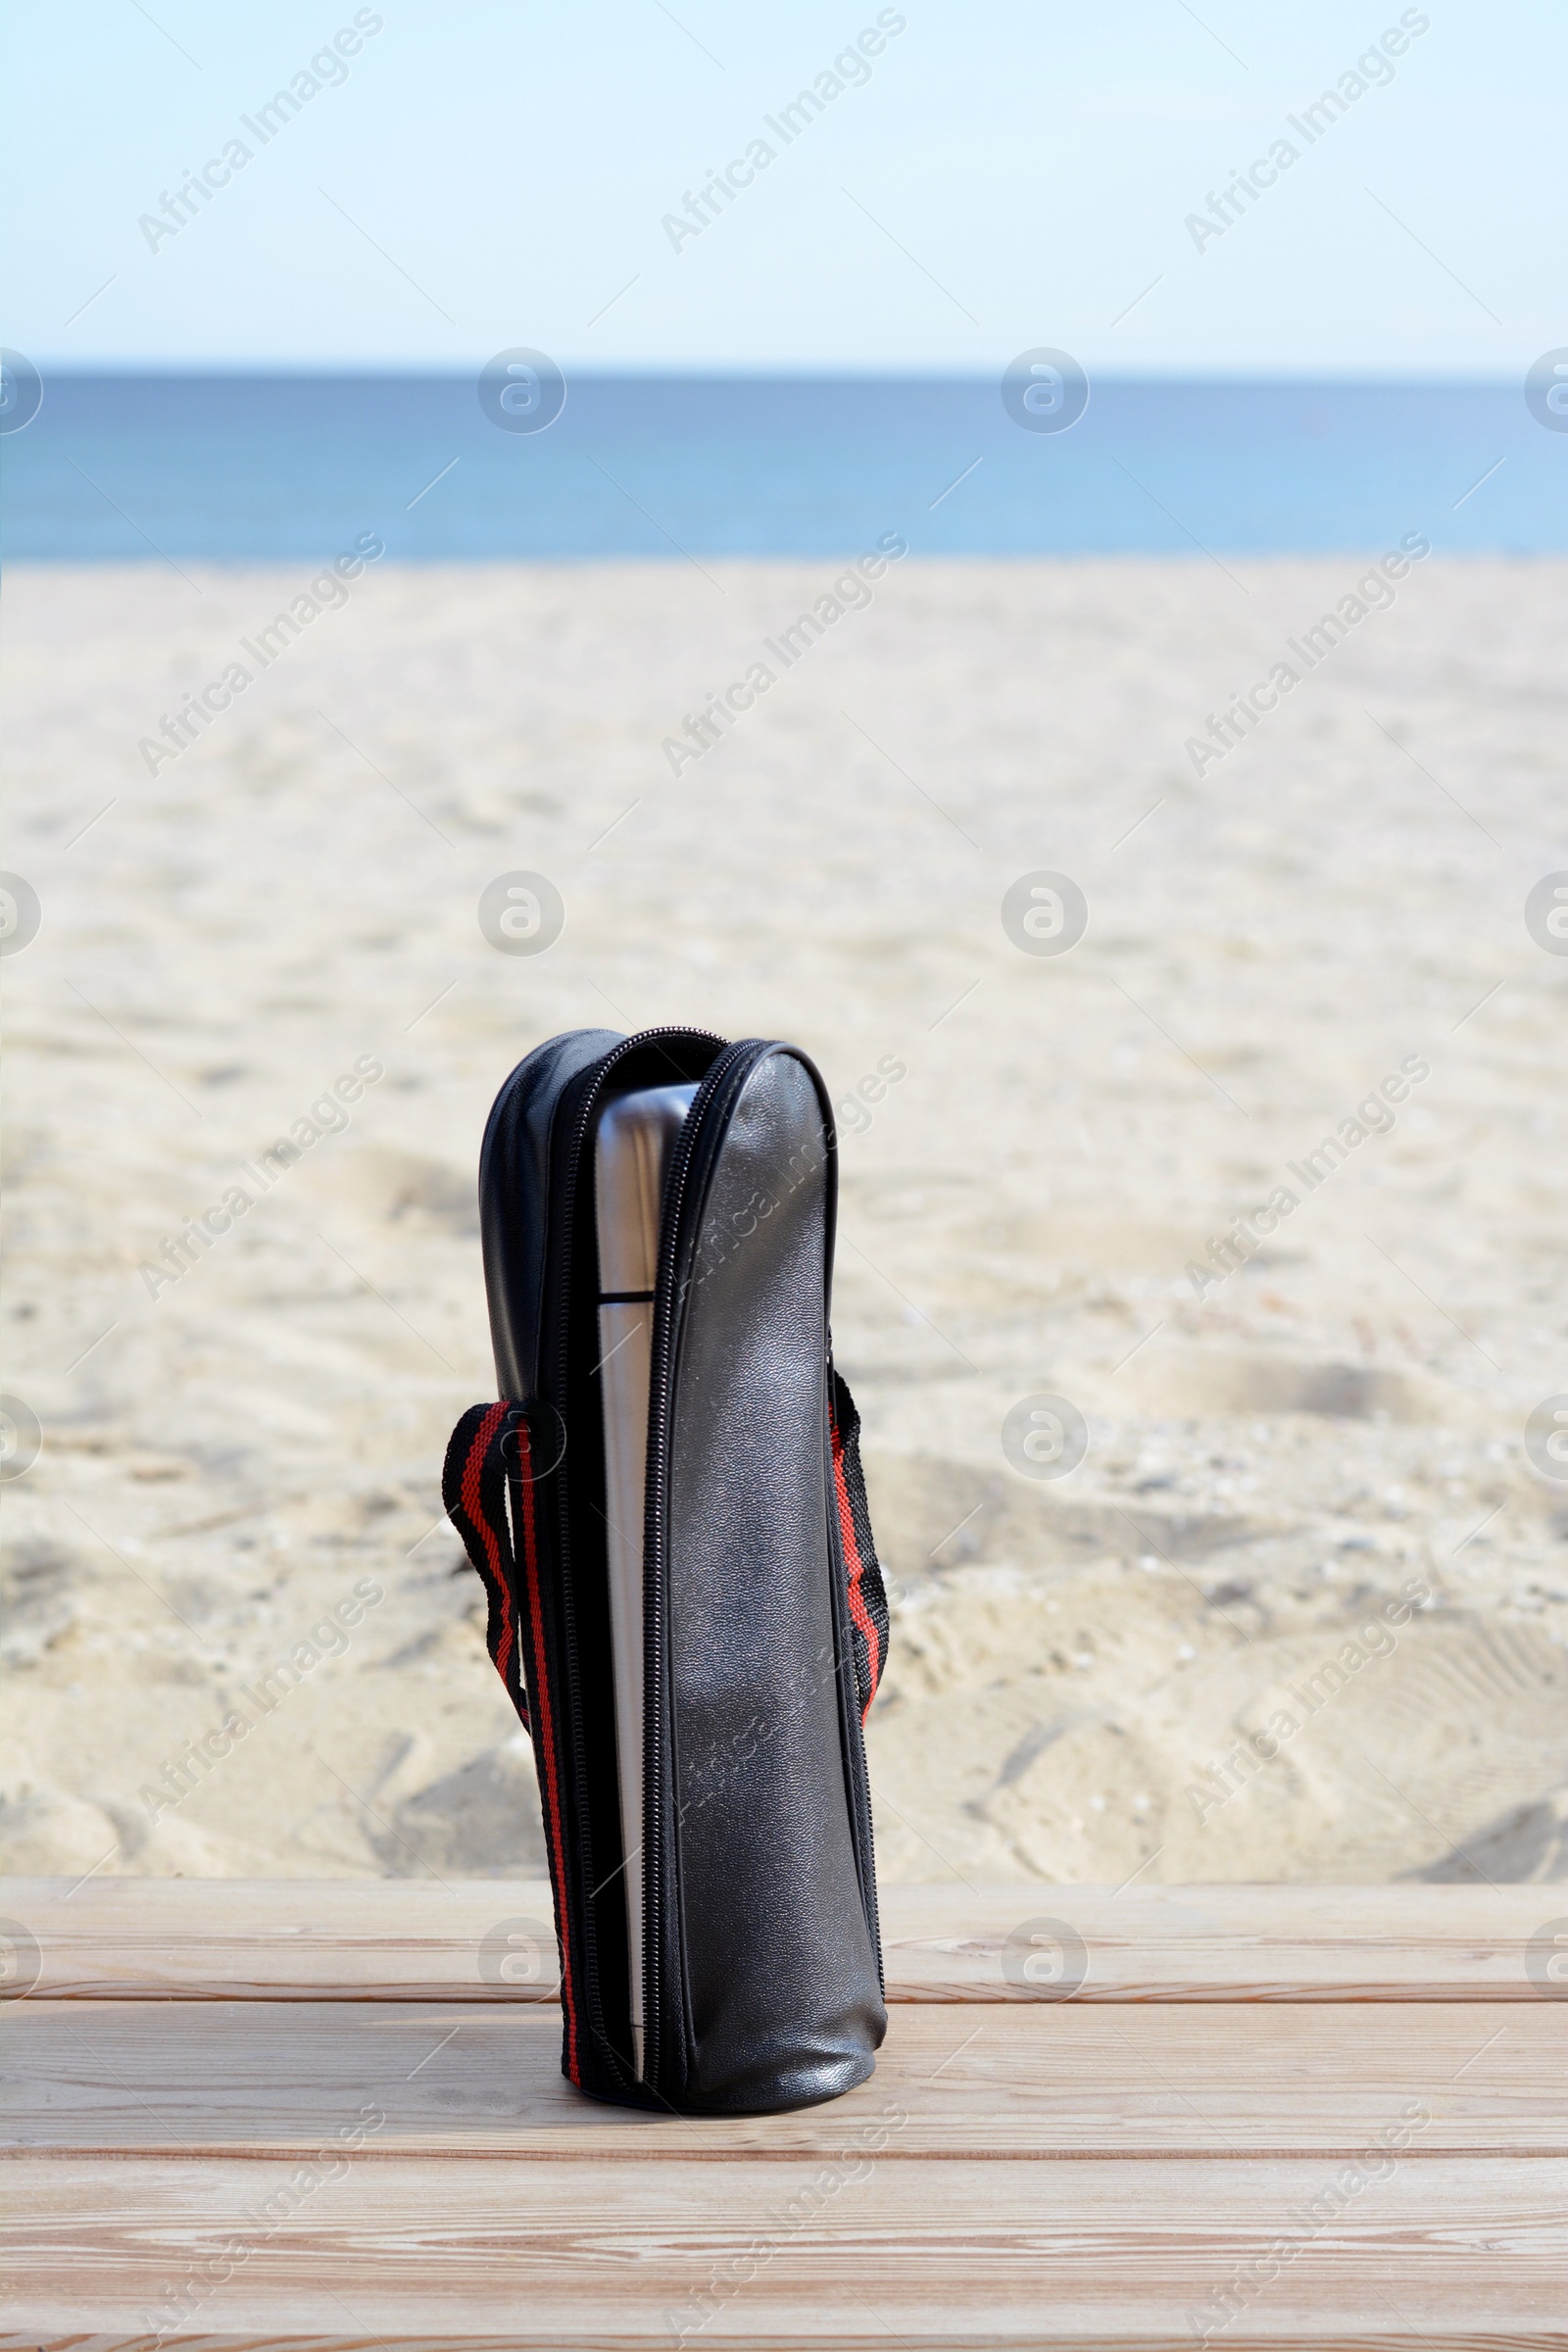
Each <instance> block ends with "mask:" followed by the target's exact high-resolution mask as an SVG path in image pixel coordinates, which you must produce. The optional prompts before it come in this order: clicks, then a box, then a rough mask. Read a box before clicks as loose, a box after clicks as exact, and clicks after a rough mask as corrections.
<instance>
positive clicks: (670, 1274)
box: [643, 1038, 772, 2095]
mask: <svg viewBox="0 0 1568 2352" xmlns="http://www.w3.org/2000/svg"><path fill="white" fill-rule="evenodd" d="M771 1051H772V1048H771V1045H770V1044H769V1043H768V1042H767V1041H765V1040H759V1039H756V1038H747V1039H742V1040H741V1041H740V1042H739V1043H738V1044H736V1045H733V1046H730V1047H729V1048H728V1049H727V1050H726V1051H725V1052H724V1053H722V1054H719V1056H718V1058H717V1059H716V1060H715V1061H714V1062H713V1063H712V1065H711V1068H710V1069H709V1072H708V1075H707V1076H706V1077H705V1078H704V1080H703V1082H702V1084H701V1086H700V1087H699V1088H698V1090H697V1093H696V1095H695V1097H694V1098H693V1101H692V1106H691V1108H690V1110H689V1111H688V1112H687V1113H686V1118H685V1121H684V1123H683V1125H682V1127H681V1130H680V1134H679V1136H678V1137H677V1138H676V1142H675V1149H674V1154H673V1156H672V1158H671V1160H670V1165H669V1172H668V1175H667V1176H666V1178H665V1182H664V1204H663V1213H662V1220H661V1227H660V1249H659V1285H658V1289H657V1291H656V1292H655V1298H654V1331H653V1345H652V1351H651V1352H652V1360H651V1363H650V1366H649V1377H648V1489H647V1495H648V1502H647V1518H646V1520H645V1523H644V1535H643V1643H644V1653H645V1657H646V1661H647V1678H648V1679H647V1684H646V1687H645V1691H644V1703H643V2066H644V2076H643V2080H644V2082H645V2083H646V2084H648V2085H649V2086H650V2087H655V2088H659V2089H662V2088H663V2085H662V2082H661V2077H662V2072H663V1966H662V1963H663V1953H662V1936H661V1928H662V1920H663V1914H664V1908H665V1893H666V1889H665V1884H664V1881H665V1861H666V1856H665V1853H664V1816H663V1805H662V1801H661V1800H662V1790H663V1787H664V1780H663V1775H664V1762H665V1759H664V1745H665V1742H664V1710H663V1698H664V1691H663V1680H664V1676H663V1664H664V1603H665V1591H664V1587H665V1575H666V1568H667V1552H668V1546H669V1526H668V1501H669V1442H670V1427H669V1423H670V1403H671V1396H672V1390H673V1374H674V1358H675V1313H676V1306H677V1302H680V1301H682V1300H683V1282H684V1278H685V1276H686V1274H687V1272H688V1270H689V1269H688V1262H687V1261H688V1260H689V1259H690V1258H692V1257H693V1256H694V1255H695V1239H696V1238H697V1237H695V1236H694V1235H693V1234H692V1233H690V1232H686V1231H683V1230H682V1220H683V1217H684V1214H685V1207H686V1200H687V1195H688V1192H689V1189H690V1184H691V1177H692V1170H693V1166H694V1163H695V1161H696V1159H697V1154H698V1149H699V1146H700V1145H701V1144H702V1143H704V1142H705V1141H706V1137H705V1135H704V1129H705V1126H706V1125H707V1124H708V1123H709V1113H710V1111H711V1108H712V1106H713V1104H714V1103H715V1102H716V1101H717V1099H718V1096H719V1094H720V1092H721V1091H728V1092H730V1093H732V1094H733V1093H734V1092H737V1091H738V1090H737V1089H734V1088H733V1087H732V1081H733V1080H734V1078H735V1077H736V1075H737V1074H738V1073H740V1072H741V1071H742V1070H743V1069H744V1071H745V1073H746V1075H750V1072H751V1070H752V1069H753V1068H754V1067H755V1066H756V1064H757V1063H758V1062H759V1061H760V1060H761V1059H762V1058H763V1057H764V1055H765V1054H768V1053H770V1052H771ZM680 2087H681V2086H680V2085H678V2084H677V2085H675V2086H673V2092H672V2093H666V2094H665V2095H678V2093H679V2090H680Z"/></svg>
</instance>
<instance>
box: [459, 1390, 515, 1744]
mask: <svg viewBox="0 0 1568 2352" xmlns="http://www.w3.org/2000/svg"><path fill="white" fill-rule="evenodd" d="M521 1426H522V1408H521V1406H520V1405H516V1404H506V1403H501V1404H475V1405H470V1406H469V1408H468V1410H467V1411H466V1413H465V1414H464V1416H463V1418H462V1420H461V1421H460V1422H459V1423H458V1426H457V1428H456V1429H455V1430H454V1431H453V1432H452V1443H451V1445H450V1446H448V1447H447V1458H446V1466H445V1468H444V1469H443V1471H442V1473H441V1499H442V1501H443V1502H444V1503H445V1504H446V1506H447V1517H448V1518H449V1519H450V1520H451V1522H452V1524H453V1526H454V1527H455V1528H456V1529H457V1531H458V1533H459V1535H460V1536H461V1537H462V1538H463V1541H464V1544H465V1547H466V1550H467V1554H468V1557H469V1559H470V1560H471V1561H472V1562H473V1565H474V1567H475V1568H476V1569H477V1570H478V1572H479V1580H480V1582H481V1584H482V1585H483V1586H484V1589H485V1597H486V1599H487V1600H488V1602H489V1604H490V1611H489V1622H488V1624H487V1625H486V1627H485V1637H484V1638H485V1646H486V1648H487V1649H488V1650H489V1652H490V1656H491V1660H492V1662H493V1664H494V1666H495V1670H496V1672H497V1674H499V1675H500V1677H501V1680H502V1681H503V1682H504V1683H505V1685H506V1687H507V1696H508V1697H509V1698H510V1699H511V1701H512V1703H513V1705H514V1706H515V1708H516V1710H517V1713H518V1714H519V1716H520V1717H521V1718H522V1725H523V1729H524V1730H525V1731H529V1732H531V1731H532V1729H533V1726H532V1724H531V1723H530V1722H529V1719H528V1693H527V1691H526V1689H525V1687H524V1684H523V1679H522V1644H521V1642H520V1641H519V1640H518V1631H517V1555H516V1547H515V1544H514V1543H513V1540H512V1520H511V1515H510V1513H509V1511H508V1507H507V1471H508V1467H509V1464H508V1458H507V1457H508V1452H509V1450H511V1451H512V1452H514V1453H515V1449H516V1446H517V1444H518V1443H519V1442H520V1443H522V1444H526V1434H525V1431H524V1432H523V1434H522V1436H521V1438H520V1439H518V1438H515V1437H514V1433H515V1432H517V1431H518V1430H519V1428H520V1427H521ZM509 1439H510V1440H512V1445H511V1446H510V1448H509V1444H508V1441H509Z"/></svg>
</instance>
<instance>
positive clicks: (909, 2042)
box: [0, 2000, 1568, 2164]
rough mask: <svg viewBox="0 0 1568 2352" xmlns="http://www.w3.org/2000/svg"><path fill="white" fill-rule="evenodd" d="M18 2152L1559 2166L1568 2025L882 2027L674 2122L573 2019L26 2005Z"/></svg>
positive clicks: (312, 2005)
mask: <svg viewBox="0 0 1568 2352" xmlns="http://www.w3.org/2000/svg"><path fill="white" fill-rule="evenodd" d="M0 2058H3V2062H4V2065H3V2075H0V2081H3V2082H4V2090H5V2104H4V2116H5V2123H4V2130H3V2140H0V2145H4V2146H6V2147H9V2148H11V2149H13V2150H16V2151H19V2152H20V2151H23V2150H28V2151H34V2152H36V2153H38V2154H40V2155H43V2154H45V2153H48V2154H55V2155H59V2154H64V2153H66V2152H73V2153H78V2154H86V2155H91V2154H104V2153H108V2152H110V2151H114V2150H123V2151H127V2152H130V2151H140V2152H147V2151H155V2150H164V2151H169V2152H175V2151H177V2152H181V2153H184V2154H186V2155H196V2154H202V2153H205V2154H209V2155H211V2156H213V2157H214V2158H220V2157H222V2156H224V2155H234V2154H237V2153H241V2152H243V2153H247V2154H258V2153H281V2152H286V2151H294V2152H298V2153H301V2154H307V2155H308V2154H309V2153H310V2152H311V2151H313V2150H314V2149H316V2148H318V2147H319V2146H320V2144H321V2143H322V2141H323V2139H325V2138H326V2137H328V2136H329V2135H330V2134H331V2133H332V2132H333V2131H336V2130H337V2128H338V2126H339V2124H340V2122H341V2120H342V2118H343V2117H344V2116H353V2115H356V2114H357V2113H358V2112H359V2110H360V2108H361V2107H362V2106H373V2107H374V2108H376V2109H377V2110H379V2111H380V2112H381V2113H382V2114H384V2116H385V2117H386V2123H385V2126H384V2129H383V2130H382V2131H379V2132H378V2134H377V2138H376V2143H375V2144H376V2151H377V2160H378V2161H379V2160H380V2157H381V2156H383V2155H392V2154H394V2153H395V2154H398V2155H407V2154H409V2153H411V2152H413V2151H422V2152H429V2153H434V2152H438V2151H439V2152H442V2153H445V2154H448V2155H451V2156H454V2157H461V2156H475V2155H485V2154H506V2155H511V2156H515V2157H521V2156H529V2155H534V2156H546V2155H552V2154H556V2153H560V2154H563V2155H570V2156H573V2157H577V2156H588V2155H593V2156H599V2157H605V2158H626V2159H630V2160H632V2161H634V2162H636V2163H639V2164H646V2163H649V2162H651V2161H654V2160H657V2159H664V2158H668V2157H670V2156H675V2155H682V2156H689V2157H704V2158H713V2157H719V2158H723V2159H725V2160H729V2159H738V2158H746V2159H748V2160H756V2159H760V2158H777V2157H778V2156H780V2155H784V2154H791V2153H796V2152H804V2153H809V2152H812V2151H818V2152H822V2151H831V2150H833V2149H837V2148H842V2147H843V2146H844V2145H845V2144H846V2134H847V2133H850V2132H853V2131H856V2130H858V2128H859V2126H860V2124H861V2123H862V2122H864V2121H866V2120H867V2119H870V2118H874V2117H875V2116H877V2115H879V2114H881V2113H883V2112H884V2111H885V2110H886V2109H888V2108H889V2107H890V2106H891V2107H892V2108H894V2109H896V2111H897V2113H898V2115H899V2116H900V2118H901V2119H902V2120H901V2122H900V2124H899V2129H898V2131H897V2133H896V2135H895V2136H894V2137H893V2138H892V2139H891V2141H890V2144H889V2153H890V2156H891V2157H893V2158H896V2159H898V2160H901V2161H903V2160H907V2159H912V2158H925V2157H931V2156H950V2157H959V2156H961V2157H972V2158H987V2159H990V2160H992V2161H993V2162H996V2161H1000V2160H1004V2159H1023V2158H1059V2157H1063V2156H1071V2155H1093V2156H1123V2155H1126V2154H1128V2153H1129V2152H1132V2151H1136V2152H1137V2153H1139V2154H1144V2155H1155V2154H1164V2155H1180V2156H1191V2157H1201V2156H1210V2157H1213V2156H1227V2155H1229V2156H1233V2157H1252V2156H1256V2155H1263V2154H1283V2153H1304V2152H1312V2153H1314V2154H1316V2155H1318V2156H1326V2155H1329V2154H1344V2155H1347V2156H1349V2155H1353V2154H1355V2153H1356V2152H1357V2151H1358V2150H1361V2149H1364V2148H1366V2147H1367V2146H1369V2145H1370V2144H1372V2141H1373V2139H1374V2136H1375V2135H1376V2134H1377V2133H1378V2132H1380V2131H1384V2130H1385V2129H1386V2128H1387V2127H1388V2126H1389V2124H1390V2122H1391V2120H1392V2119H1398V2118H1405V2117H1407V2116H1410V2115H1412V2114H1413V2117H1414V2119H1415V2120H1413V2121H1412V2122H1411V2124H1410V2128H1409V2131H1408V2132H1407V2134H1406V2138H1407V2145H1408V2150H1409V2153H1410V2154H1411V2155H1412V2156H1417V2157H1421V2158H1423V2159H1425V2158H1429V2157H1435V2156H1439V2155H1445V2154H1466V2153H1467V2154H1474V2155H1481V2154H1493V2155H1509V2156H1521V2157H1522V2156H1534V2157H1539V2156H1564V2157H1568V2096H1565V2090H1564V2083H1565V2075H1568V2006H1565V2005H1562V2004H1558V2003H1554V2002H1547V2001H1542V2002H1538V2003H1536V2004H1535V2005H1534V2006H1533V2007H1532V2008H1530V2009H1522V2008H1521V2007H1520V2006H1519V2005H1518V2004H1517V2003H1514V2002H1506V2003H1502V2002H1499V2003H1484V2002H1483V2003H1476V2002H1453V2003H1442V2004H1436V2003H1388V2004H1383V2005H1381V2006H1379V2007H1376V2008H1371V2007H1363V2006H1358V2005H1354V2004H1348V2005H1346V2006H1344V2007H1333V2006H1331V2005H1329V2004H1327V2003H1316V2004H1302V2005H1299V2006H1287V2007H1282V2008H1270V2007H1263V2006H1258V2007H1252V2008H1247V2007H1241V2008H1237V2009H1223V2008H1220V2007H1217V2006H1210V2007H1197V2006H1194V2007H1175V2006H1172V2007H1161V2006H1154V2005H1150V2006H1148V2007H1132V2008H1128V2009H1124V2010H1120V2011H1117V2010H1114V2009H1111V2008H1108V2007H1102V2008H1098V2009H1096V2008H1080V2007H1079V2006H1078V2005H1077V2003H1067V2004H1061V2003H1056V2004H1052V2005H1047V2004H1044V2003H1040V2004H1034V2005H1030V2006H1027V2007H1026V2006H1023V2005H1021V2004H1018V2003H1008V2004H1002V2003H997V2004H995V2005H993V2006H991V2007H988V2008H981V2007H979V2006H977V2005H972V2006H970V2007H967V2008H965V2009H961V2010H955V2009H954V2008H952V2007H951V2006H948V2007H940V2006H939V2007H933V2008H922V2007H919V2006H917V2005H915V2004H913V2003H908V2004H905V2005H904V2006H903V2007H901V2008H899V2009H897V2010H895V2011H894V2013H893V2019H892V2025H891V2028H890V2032H889V2035H888V2040H887V2043H886V2045H885V2046H884V2048H883V2051H882V2054H881V2057H880V2059H879V2061H878V2065H877V2071H876V2074H875V2076H874V2077H873V2079H872V2080H871V2082H867V2083H865V2084H863V2085H862V2086H861V2088H860V2089H858V2090H857V2091H853V2092H851V2093H850V2094H849V2096H848V2097H847V2098H844V2099H842V2100H837V2101H835V2102H834V2103H833V2104H832V2105H830V2106H827V2107H816V2108H808V2109H805V2110H804V2111H802V2112H800V2113H797V2114H794V2115H779V2116H767V2117H725V2118H704V2119H688V2118H667V2119H661V2118H657V2117H649V2116H643V2115H638V2114H634V2113H628V2112H626V2111H621V2110H616V2109H613V2108H608V2107H604V2106H601V2105H599V2104H598V2103H596V2102H595V2101H593V2100H591V2099H585V2098H584V2097H582V2096H581V2094H580V2093H579V2092H577V2091H575V2090H574V2089H573V2088H572V2087H571V2086H570V2085H569V2084H568V2083H567V2082H564V2080H563V2078H562V2075H561V2020H560V2013H559V2012H558V2011H557V2010H555V2009H551V2008H545V2007H541V2006H540V2005H539V2004H537V2003H532V2004H528V2005H526V2006H519V2007H516V2008H514V2009H512V2010H510V2011H508V2010H502V2009H499V2008H494V2007H492V2008H477V2007H475V2006H473V2005H472V2004H461V2005H454V2006H451V2007H443V2006H441V2005H439V2004H435V2003H392V2002H379V2003H367V2004H366V2005H365V2006H364V2007H363V2008H360V2007H355V2006H353V2005H352V2004H345V2003H342V2002H308V2001H296V2002H289V2003H280V2002H267V2001H231V2002H216V2001H207V2002H201V2001H197V2002H189V2001H167V2002H151V2001H120V2002H111V2001H105V2002H98V2003H95V2004H94V2005H93V2006H92V2008H91V2009H86V2008H83V2007H82V2006H81V2005H80V2004H79V2003H73V2002H67V2001H37V2000H33V2001H27V2002H25V2003H23V2004H20V2005H18V2006H16V2007H14V2008H13V2010H12V2011H11V2013H10V2015H9V2017H8V2019H7V2021H6V2032H5V2034H4V2036H3V2038H0Z"/></svg>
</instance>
